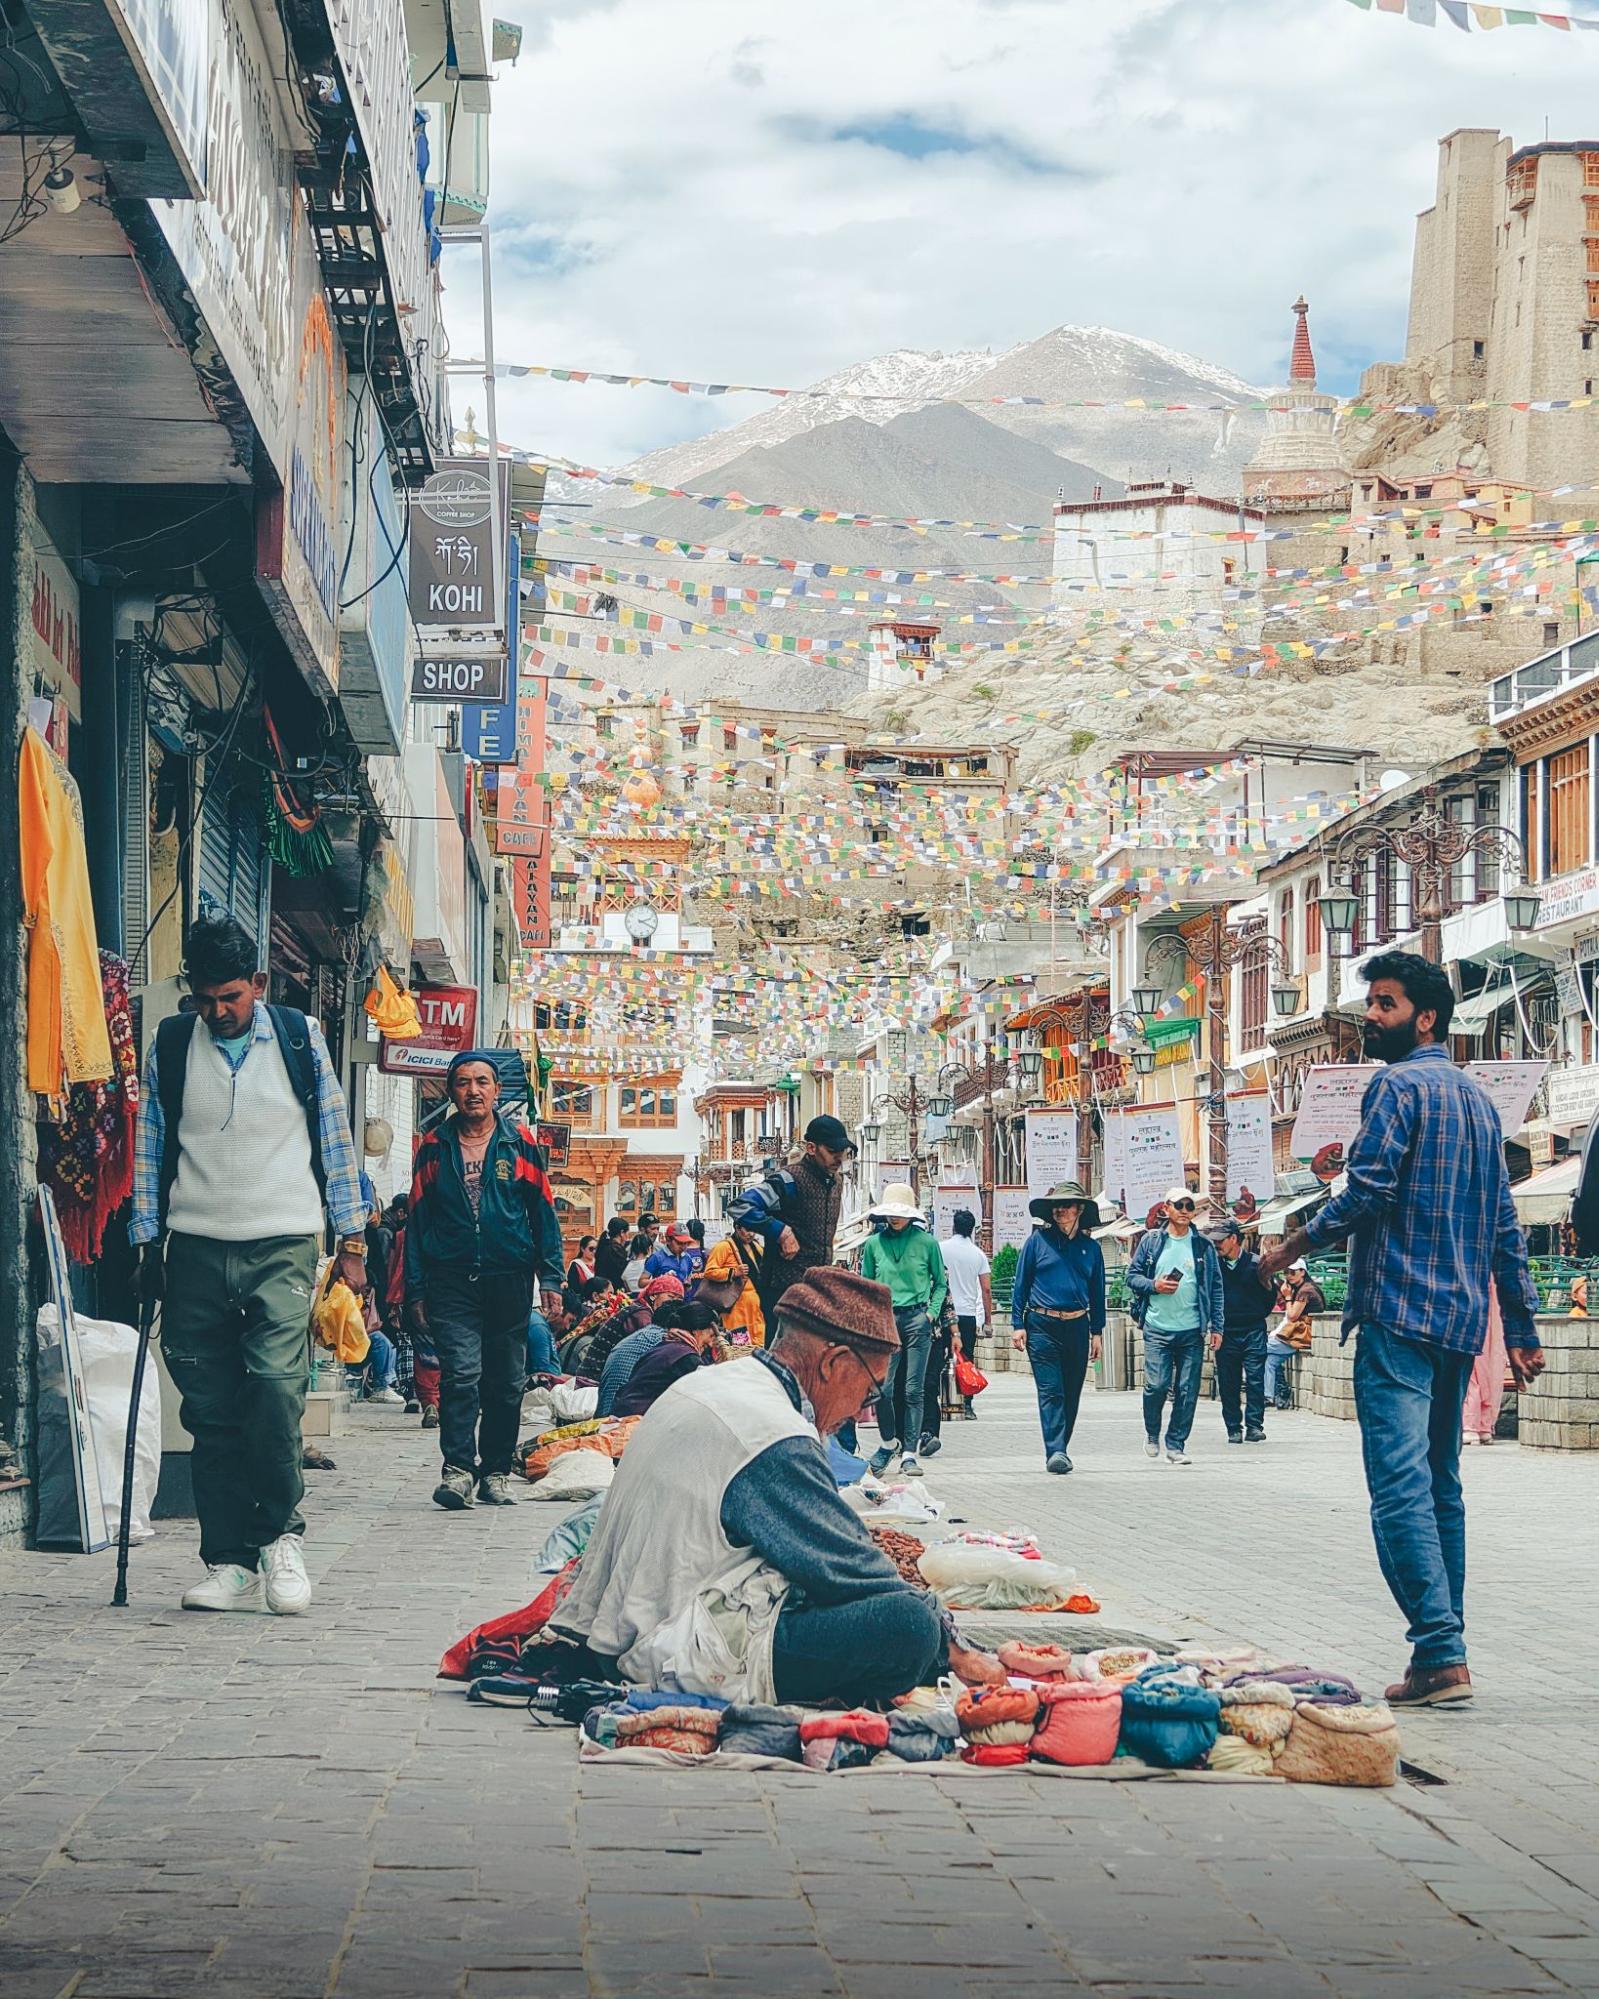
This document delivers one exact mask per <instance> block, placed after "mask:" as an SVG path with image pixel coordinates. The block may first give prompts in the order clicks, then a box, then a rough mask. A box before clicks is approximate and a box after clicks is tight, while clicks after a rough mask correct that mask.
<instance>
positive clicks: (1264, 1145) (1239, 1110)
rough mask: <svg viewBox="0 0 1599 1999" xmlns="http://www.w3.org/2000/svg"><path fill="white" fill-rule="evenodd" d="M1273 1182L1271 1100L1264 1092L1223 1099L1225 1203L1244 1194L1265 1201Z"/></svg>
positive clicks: (1274, 1165) (1269, 1194) (1275, 1175)
mask: <svg viewBox="0 0 1599 1999" xmlns="http://www.w3.org/2000/svg"><path fill="white" fill-rule="evenodd" d="M1276 1179H1277V1168H1276V1163H1275V1161H1274V1159H1273V1157H1272V1145H1271V1097H1270V1095H1269V1094H1268V1093H1267V1092H1266V1091H1265V1090H1240V1091H1238V1092H1237V1094H1236V1095H1234V1096H1230V1097H1229V1098H1228V1099H1227V1199H1228V1200H1229V1201H1236V1200H1238V1199H1239V1198H1240V1196H1242V1195H1243V1194H1244V1193H1245V1192H1248V1193H1250V1194H1253V1195H1254V1197H1255V1199H1256V1200H1257V1201H1269V1200H1270V1199H1271V1195H1272V1189H1273V1187H1274V1186H1275V1185H1276Z"/></svg>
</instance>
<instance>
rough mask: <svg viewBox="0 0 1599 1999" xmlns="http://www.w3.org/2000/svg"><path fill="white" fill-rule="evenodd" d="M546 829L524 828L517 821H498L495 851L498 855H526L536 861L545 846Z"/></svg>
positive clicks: (495, 830)
mask: <svg viewBox="0 0 1599 1999" xmlns="http://www.w3.org/2000/svg"><path fill="white" fill-rule="evenodd" d="M544 834H545V828H544V827H542V826H524V825H523V824H522V823H521V821H520V820H516V819H496V820H495V822H494V851H495V853H497V854H506V855H510V854H514V855H526V856H527V857H528V858H529V859H534V858H536V857H537V856H538V854H539V853H540V852H541V851H542V849H543V846H544Z"/></svg>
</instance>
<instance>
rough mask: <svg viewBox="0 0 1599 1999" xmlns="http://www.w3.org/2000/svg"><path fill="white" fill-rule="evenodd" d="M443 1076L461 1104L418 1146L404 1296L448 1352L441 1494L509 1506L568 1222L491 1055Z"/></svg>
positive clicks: (441, 1352) (439, 1348)
mask: <svg viewBox="0 0 1599 1999" xmlns="http://www.w3.org/2000/svg"><path fill="white" fill-rule="evenodd" d="M444 1087H445V1090H446V1092H447V1093H448V1095H449V1099H450V1103H451V1106H452V1114H451V1115H450V1116H449V1117H447V1118H446V1119H445V1120H444V1121H443V1123H442V1124H438V1125H435V1126H434V1128H433V1130H432V1131H430V1132H429V1133H428V1134H427V1136H426V1137H425V1138H424V1139H423V1140H422V1143H421V1144H420V1145H419V1146H418V1147H417V1152H416V1160H415V1167H414V1173H413V1178H412V1182H411V1219H410V1222H409V1224H408V1226H407V1228H406V1231H405V1290H406V1301H407V1304H408V1306H409V1308H410V1312H411V1316H412V1319H413V1322H415V1323H416V1324H417V1325H418V1326H419V1327H420V1329H421V1330H422V1332H423V1334H424V1335H425V1337H426V1338H427V1339H428V1340H429V1342H430V1343H431V1345H432V1347H433V1349H434V1351H435V1352H436V1353H437V1355H438V1358H439V1444H440V1448H441V1450H442V1452H443V1456H444V1472H443V1476H442V1477H441V1478H440V1480H439V1483H438V1485H437V1487H436V1488H435V1489H434V1493H433V1498H434V1502H435V1504H437V1505H439V1506H443V1507H446V1508H448V1509H450V1510H452V1511H455V1510H458V1509H460V1508H462V1507H467V1506H470V1505H471V1504H472V1502H473V1499H474V1498H477V1499H480V1500H482V1501H483V1503H484V1504H485V1505H486V1506H510V1505H512V1504H514V1501H513V1499H512V1496H511V1489H510V1481H509V1473H510V1470H511V1461H512V1459H513V1457H514V1456H515V1453H516V1431H517V1423H518V1419H519V1417H520V1415H521V1409H522V1390H523V1386H524V1384H525V1382H526V1380H527V1346H528V1322H529V1315H530V1313H531V1311H532V1306H533V1281H534V1278H535V1277H537V1279H538V1280H539V1282H540V1284H541V1285H544V1286H546V1287H547V1288H548V1289H549V1290H550V1291H551V1292H552V1293H555V1294H559V1291H560V1288H561V1279H562V1276H563V1275H564V1272H563V1269H562V1261H561V1227H560V1223H559V1221H558V1220H557V1219H556V1214H555V1201H554V1197H553V1195H552V1193H551V1191H550V1183H549V1181H548V1179H547V1178H546V1177H545V1173H544V1168H543V1166H542V1165H541V1164H540V1157H541V1155H540V1151H539V1147H538V1143H537V1141H536V1139H535V1138H534V1136H533V1133H532V1132H531V1131H530V1130H528V1128H527V1127H526V1126H525V1125H521V1124H518V1125H512V1124H509V1123H504V1122H502V1121H501V1119H500V1118H499V1116H498V1115H497V1112H496V1105H497V1103H498V1100H499V1094H500V1076H499V1071H498V1069H496V1067H495V1065H494V1061H493V1059H492V1057H491V1056H490V1055H488V1054H487V1053H485V1052H484V1051H483V1050H481V1049H473V1050H471V1051H469V1052H468V1053H466V1054H463V1055H457V1056H456V1057H455V1058H454V1060H453V1061H452V1062H451V1063H450V1067H449V1070H448V1072H447V1074H446V1076H445V1079H444ZM593 1281H594V1282H595V1283H597V1282H598V1281H599V1280H598V1279H595V1280H593Z"/></svg>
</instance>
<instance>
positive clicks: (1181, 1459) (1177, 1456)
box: [1166, 1451, 1194, 1465]
mask: <svg viewBox="0 0 1599 1999" xmlns="http://www.w3.org/2000/svg"><path fill="white" fill-rule="evenodd" d="M1166 1462H1167V1464H1169V1465H1191V1464H1192V1463H1193V1462H1194V1461H1193V1459H1192V1458H1191V1457H1190V1456H1189V1455H1188V1453H1187V1452H1186V1451H1168V1452H1167V1453H1166Z"/></svg>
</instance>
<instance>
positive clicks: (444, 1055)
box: [378, 986, 477, 1076]
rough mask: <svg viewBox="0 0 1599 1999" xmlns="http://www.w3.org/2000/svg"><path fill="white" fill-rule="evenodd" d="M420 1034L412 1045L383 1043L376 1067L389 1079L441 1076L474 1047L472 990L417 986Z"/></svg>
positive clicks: (475, 997) (474, 994)
mask: <svg viewBox="0 0 1599 1999" xmlns="http://www.w3.org/2000/svg"><path fill="white" fill-rule="evenodd" d="M415 998H416V1012H417V1018H418V1020H420V1021H421V1023H422V1032H421V1033H420V1034H419V1035H417V1037H416V1038H415V1040H412V1041H385V1042H384V1043H383V1047H382V1051H381V1053H380V1054H379V1056H378V1067H379V1068H380V1069H381V1070H382V1071H383V1072H384V1073H385V1074H386V1075H389V1076H442V1075H443V1074H444V1072H445V1071H446V1070H447V1069H448V1068H449V1066H450V1063H451V1060H452V1059H453V1058H454V1057H455V1056H457V1055H460V1054H462V1053H463V1052H464V1051H465V1050H466V1049H468V1048H471V1047H473V1046H475V1038H476V1035H477V989H476V987H475V986H418V987H417V989H416V994H415Z"/></svg>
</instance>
